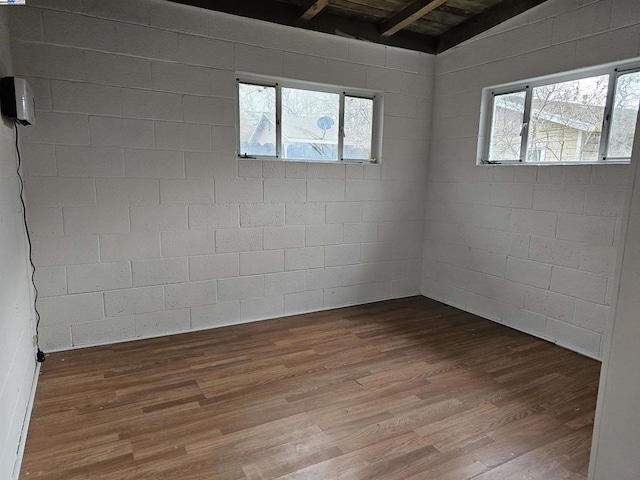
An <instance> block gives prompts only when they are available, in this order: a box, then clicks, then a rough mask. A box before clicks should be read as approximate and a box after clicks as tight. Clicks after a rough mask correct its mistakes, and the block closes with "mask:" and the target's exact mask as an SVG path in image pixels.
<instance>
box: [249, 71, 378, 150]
mask: <svg viewBox="0 0 640 480" xmlns="http://www.w3.org/2000/svg"><path fill="white" fill-rule="evenodd" d="M381 102H382V99H381V98H380V96H379V95H377V94H374V93H373V92H364V91H345V90H343V89H341V88H340V87H333V86H326V85H316V84H310V83H303V82H295V81H287V80H276V79H269V78H264V77H254V76H246V77H242V78H239V79H238V155H239V156H240V157H242V158H277V159H282V160H292V161H309V162H313V161H321V162H339V161H345V162H372V163H375V162H379V161H380V152H381V151H382V148H381V139H382V134H381V133H382V132H381V130H382V121H381V120H382V119H381V117H382V108H381Z"/></svg>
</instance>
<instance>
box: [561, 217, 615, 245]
mask: <svg viewBox="0 0 640 480" xmlns="http://www.w3.org/2000/svg"><path fill="white" fill-rule="evenodd" d="M615 226H616V219H615V217H593V216H584V215H574V214H570V213H561V214H560V215H559V216H558V235H557V236H558V238H561V239H563V240H570V241H573V242H581V243H587V244H589V245H599V246H605V247H608V246H611V245H613V238H614V233H615Z"/></svg>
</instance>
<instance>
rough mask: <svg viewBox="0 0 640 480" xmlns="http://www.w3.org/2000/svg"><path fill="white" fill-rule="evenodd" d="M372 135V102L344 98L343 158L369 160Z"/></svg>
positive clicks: (362, 99)
mask: <svg viewBox="0 0 640 480" xmlns="http://www.w3.org/2000/svg"><path fill="white" fill-rule="evenodd" d="M372 135H373V100H372V99H370V98H356V97H345V99H344V154H343V155H342V156H343V157H344V158H347V159H352V160H369V159H371V158H372V157H371V140H372Z"/></svg>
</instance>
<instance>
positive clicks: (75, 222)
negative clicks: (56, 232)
mask: <svg viewBox="0 0 640 480" xmlns="http://www.w3.org/2000/svg"><path fill="white" fill-rule="evenodd" d="M62 214H63V218H64V231H65V233H66V234H67V235H92V234H98V233H129V209H128V208H127V207H108V206H99V207H68V208H63V210H62Z"/></svg>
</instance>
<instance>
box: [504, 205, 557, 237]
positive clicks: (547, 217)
mask: <svg viewBox="0 0 640 480" xmlns="http://www.w3.org/2000/svg"><path fill="white" fill-rule="evenodd" d="M557 223H558V214H557V213H555V212H538V211H535V210H520V209H513V211H512V212H511V231H512V232H515V233H524V234H527V235H536V236H538V237H551V238H553V237H555V235H556V224H557Z"/></svg>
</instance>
